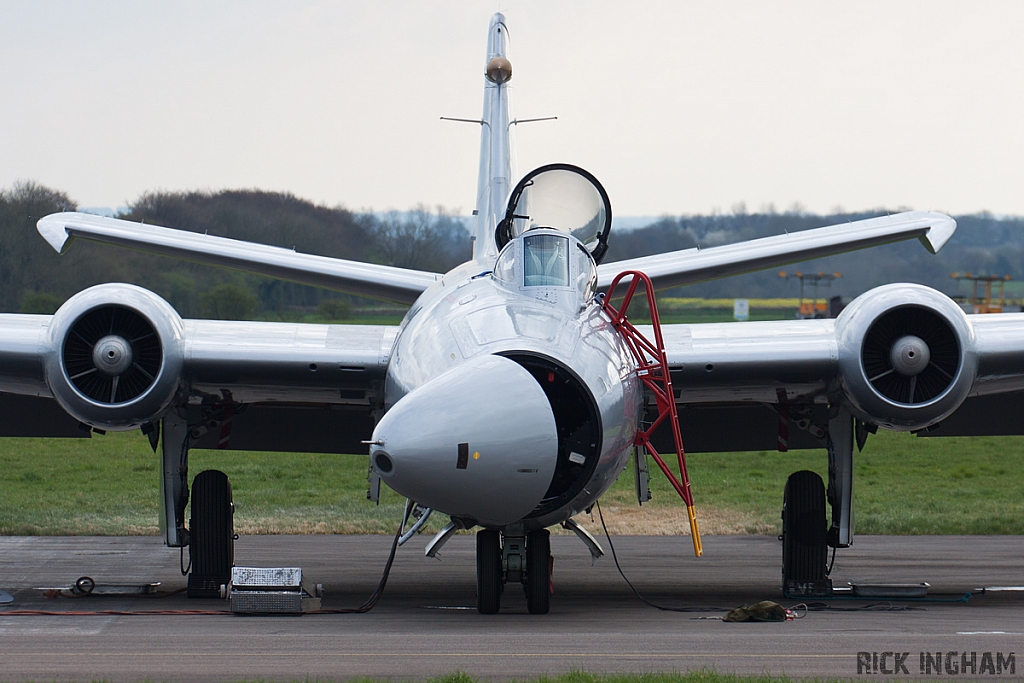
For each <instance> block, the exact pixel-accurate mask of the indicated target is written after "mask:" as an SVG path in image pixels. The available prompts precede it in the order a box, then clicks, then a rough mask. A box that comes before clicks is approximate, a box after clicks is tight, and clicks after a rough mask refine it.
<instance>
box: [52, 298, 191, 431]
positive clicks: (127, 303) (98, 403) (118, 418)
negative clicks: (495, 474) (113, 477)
mask: <svg viewBox="0 0 1024 683" xmlns="http://www.w3.org/2000/svg"><path fill="white" fill-rule="evenodd" d="M46 346H47V350H46V352H45V356H44V361H43V364H44V365H43V367H44V372H45V376H46V383H47V384H48V385H49V387H50V391H51V392H52V393H53V397H54V398H55V399H56V400H57V402H58V403H59V404H60V405H61V406H62V407H63V408H64V410H66V411H67V412H68V413H69V414H70V415H71V416H72V417H74V418H76V419H77V420H79V421H81V422H84V423H85V424H88V425H91V426H93V427H97V428H99V429H106V430H114V431H119V430H128V429H133V428H136V427H139V426H140V425H142V424H145V423H146V422H150V421H152V420H155V419H157V418H159V417H160V416H161V414H162V413H163V412H164V411H165V410H166V409H167V407H168V406H169V405H170V403H171V401H172V400H173V398H174V396H175V394H176V393H177V391H178V388H179V386H180V384H181V375H182V367H183V365H184V325H183V323H182V320H181V316H179V315H178V313H177V311H175V310H174V308H173V307H171V305H170V304H169V303H167V302H166V301H164V300H163V299H161V298H160V297H159V296H157V295H156V294H154V293H153V292H150V291H149V290H146V289H142V288H141V287H136V286H135V285H129V284H123V283H114V284H103V285H96V286H95V287H90V288H89V289H86V290H84V291H81V292H79V293H78V294H76V295H75V296H73V297H71V298H70V299H68V300H67V301H66V302H65V303H64V305H63V306H61V307H60V309H59V310H58V311H57V312H56V313H55V314H54V316H53V318H52V319H51V321H50V327H49V330H48V339H47V343H46Z"/></svg>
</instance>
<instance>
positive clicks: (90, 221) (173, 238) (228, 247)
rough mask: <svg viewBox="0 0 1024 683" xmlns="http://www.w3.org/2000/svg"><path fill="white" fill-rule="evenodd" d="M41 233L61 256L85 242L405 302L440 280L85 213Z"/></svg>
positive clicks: (52, 222) (63, 216) (45, 224)
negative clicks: (78, 241) (74, 244)
mask: <svg viewBox="0 0 1024 683" xmlns="http://www.w3.org/2000/svg"><path fill="white" fill-rule="evenodd" d="M37 229H38V230H39V234H41V235H42V236H43V237H44V238H45V239H46V241H47V242H49V243H50V246H52V247H53V248H54V249H56V250H57V252H59V253H63V251H64V250H65V249H67V247H68V246H69V245H70V244H71V241H72V240H73V239H75V238H79V239H85V240H91V241H94V242H104V243H106V244H114V245H117V246H121V247H128V248H130V249H137V250H139V251H148V252H152V253H155V254H163V255H165V256H174V257H177V258H183V259H186V260H189V261H195V262H197V263H205V264H209V265H214V266H222V267H225V268H233V269H235V270H242V271H245V272H248V273H256V274H258V275H267V276H269V277H275V278H280V279H282V280H290V281H292V282H297V283H299V284H303V285H311V286H313V287H323V288H324V289H332V290H336V291H339V292H346V293H348V294H355V295H357V296H366V297H370V298H374V299H386V300H388V301H395V302H397V303H402V304H411V303H413V302H414V301H416V299H417V297H419V295H420V294H422V293H423V290H425V289H426V288H427V287H429V286H430V285H431V284H433V282H434V281H435V280H437V279H438V278H439V277H440V275H439V274H437V273H428V272H425V271H421V270H408V269H405V268H395V267H393V266H382V265H377V264H373V263H362V262H360V261H346V260H343V259H335V258H329V257H327V256H315V255H313V254H300V253H298V252H295V251H293V250H291V249H282V248H280V247H271V246H267V245H264V244H256V243H253V242H243V241H241V240H233V239H228V238H226V237H213V236H211V235H200V234H199V233H195V232H188V231H186V230H173V229H171V228H161V227H158V226H155V225H145V224H144V223H133V222H131V221H123V220H120V219H117V218H105V217H103V216H93V215H91V214H85V213H70V212H69V213H54V214H50V215H49V216H46V217H44V218H42V219H40V220H39V223H38V224H37Z"/></svg>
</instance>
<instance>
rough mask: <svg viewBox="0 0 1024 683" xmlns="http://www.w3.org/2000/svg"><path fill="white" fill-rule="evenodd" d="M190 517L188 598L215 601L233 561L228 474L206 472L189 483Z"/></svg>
mask: <svg viewBox="0 0 1024 683" xmlns="http://www.w3.org/2000/svg"><path fill="white" fill-rule="evenodd" d="M191 497H192V515H191V518H190V519H189V527H190V529H191V536H190V540H189V556H190V557H191V559H192V572H191V573H190V574H189V575H188V597H190V598H219V597H220V587H221V586H222V585H224V584H226V583H228V582H229V581H230V580H231V567H232V566H233V565H234V559H235V525H234V507H233V505H232V503H231V483H230V482H229V481H228V475H226V474H224V473H223V472H219V471H217V470H206V471H203V472H200V473H199V474H197V475H196V478H195V479H194V480H193V481H192V496H191Z"/></svg>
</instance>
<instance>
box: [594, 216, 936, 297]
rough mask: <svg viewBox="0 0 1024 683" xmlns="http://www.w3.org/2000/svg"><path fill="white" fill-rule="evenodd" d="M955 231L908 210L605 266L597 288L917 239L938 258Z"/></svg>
mask: <svg viewBox="0 0 1024 683" xmlns="http://www.w3.org/2000/svg"><path fill="white" fill-rule="evenodd" d="M955 230H956V221H955V220H953V219H952V218H950V217H949V216H947V215H945V214H942V213H936V212H932V211H907V212H904V213H898V214H893V215H891V216H882V217H881V218H870V219H867V220H863V221H854V222H851V223H840V224H838V225H830V226H827V227H824V228H815V229H813V230H801V231H800V232H794V233H789V234H785V235H775V236H773V237H763V238H761V239H756V240H750V241H747V242H739V243H737V244H727V245H724V246H721V247H710V248H707V249H700V248H697V249H682V250H680V251H672V252H668V253H666V254H654V255H651V256H642V257H640V258H635V259H629V260H627V261H614V262H612V263H602V264H601V265H599V266H598V267H597V273H598V279H597V286H598V288H599V289H602V290H603V289H607V288H608V286H609V285H610V284H611V282H612V280H613V279H614V278H615V276H616V275H617V274H619V273H621V272H622V271H624V270H641V271H643V272H645V273H647V275H648V276H649V277H650V278H651V280H652V281H653V282H654V286H655V288H656V289H667V288H669V287H679V286H680V285H690V284H694V283H697V282H705V281H707V280H716V279H718V278H723V277H729V276H731V275H740V274H742V273H750V272H753V271H756V270H763V269H765V268H773V267H776V266H782V265H786V264H788V263H798V262H800V261H806V260H809V259H813V258H819V257H822V256H830V255H833V254H842V253H844V252H847V251H854V250H857V249H865V248H867V247H874V246H878V245H882V244H889V243H892V242H899V241H902V240H907V239H911V238H914V237H916V238H918V239H919V240H920V241H921V243H922V244H923V245H924V246H925V248H926V249H928V251H930V252H931V253H933V254H934V253H936V252H938V250H939V249H941V248H942V245H944V244H945V243H946V241H947V240H948V239H949V238H950V237H951V236H952V235H953V232H954V231H955Z"/></svg>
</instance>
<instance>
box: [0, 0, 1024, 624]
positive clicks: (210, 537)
mask: <svg viewBox="0 0 1024 683" xmlns="http://www.w3.org/2000/svg"><path fill="white" fill-rule="evenodd" d="M507 47H508V32H507V28H506V22H505V18H504V17H503V16H502V15H501V14H496V15H494V17H493V19H492V20H491V23H490V27H489V29H488V41H487V57H486V60H485V62H484V64H485V66H484V106H483V114H482V116H481V118H480V120H479V121H478V123H479V125H480V129H481V145H480V166H479V168H480V174H479V184H478V192H477V197H478V199H477V205H476V223H475V242H474V249H473V257H472V260H470V261H469V262H467V263H465V264H464V265H462V266H459V267H457V268H455V269H454V270H452V271H451V272H449V273H446V274H443V275H442V274H439V273H431V272H423V271H411V270H403V269H401V268H394V267H388V266H381V265H373V264H368V263H356V262H351V261H343V260H337V259H332V258H327V257H321V256H313V255H307V254H300V253H296V252H294V251H293V250H290V249H280V248H275V247H269V246H263V245H259V244H252V243H247V242H241V241H236V240H230V239H224V238H218V237H212V236H208V235H200V234H195V233H191V232H182V231H177V230H172V229H168V228H161V227H155V226H150V225H141V224H138V223H132V222H127V221H123V220H117V219H113V218H105V217H99V216H92V215H87V214H81V213H58V214H53V215H50V216H46V217H45V218H43V219H41V220H40V221H39V223H38V229H39V232H40V233H41V234H42V236H43V237H44V238H45V239H46V240H47V241H48V242H49V243H50V244H51V245H52V246H53V247H54V248H55V249H56V250H58V251H64V250H65V249H67V248H68V246H69V245H70V243H71V242H72V241H73V240H74V239H83V240H91V241H96V242H103V243H108V244H112V245H116V246H121V247H128V248H132V249H139V250H144V251H151V252H156V253H160V254H165V255H170V256H177V257H181V258H186V259H190V260H193V261H198V262H202V263H209V264H215V265H219V266H224V267H228V268H234V269H237V270H243V271H248V272H253V273H259V274H263V275H269V276H274V277H279V278H282V279H287V280H292V281H294V282H300V283H304V284H309V285H315V286H319V287H327V288H330V289H334V290H337V291H342V292H348V293H351V294H357V295H360V296H369V297H376V298H379V299H384V300H388V301H394V302H400V303H403V304H411V308H410V309H409V311H408V314H407V315H406V316H405V319H404V320H403V321H402V323H401V324H400V325H397V326H362V325H310V324H290V323H267V322H231V321H214V320H182V318H181V317H180V316H179V315H178V313H177V312H176V311H175V310H174V309H173V308H172V307H171V306H170V305H169V304H168V303H167V302H166V301H164V300H163V299H161V298H160V297H158V296H157V295H156V294H154V293H152V292H150V291H147V290H145V289H142V288H140V287H136V286H132V285H127V284H119V283H110V284H101V285H97V286H95V287H91V288H89V289H86V290H85V291H83V292H80V293H79V294H77V295H75V296H73V297H71V298H70V299H69V300H68V301H67V302H66V303H65V304H64V305H63V306H61V308H60V309H59V310H58V311H57V313H56V314H55V315H53V316H47V315H13V314H5V315H0V392H2V393H0V407H2V409H3V410H2V412H0V416H2V417H0V420H2V422H0V434H2V435H8V436H9V435H44V436H73V435H75V434H81V431H80V428H81V429H85V430H87V431H88V430H97V431H100V430H133V429H141V430H142V431H143V432H144V433H146V434H148V435H149V436H150V438H151V441H152V443H153V445H154V448H156V447H157V443H158V441H157V435H158V434H159V439H160V441H159V443H160V444H161V453H162V459H163V460H162V462H163V466H162V469H161V471H162V479H161V481H162V496H163V504H162V507H161V513H162V522H163V528H164V531H165V534H166V543H167V545H169V546H172V547H180V546H185V545H190V546H191V549H190V552H191V556H192V573H191V575H190V577H189V587H190V594H192V595H211V594H216V593H217V592H219V587H220V583H223V582H224V581H225V580H226V576H227V575H228V574H229V573H230V566H231V563H232V552H233V546H232V533H233V530H232V526H231V498H230V496H231V489H230V484H229V483H228V481H227V477H225V476H224V475H223V474H222V473H220V472H216V471H213V470H210V471H206V472H203V473H200V474H199V475H198V476H197V477H196V479H195V481H194V483H193V485H192V490H191V501H192V508H191V510H192V512H191V518H190V520H189V521H188V522H186V519H185V511H186V504H187V502H188V500H189V487H188V480H187V476H188V453H189V450H190V449H192V448H238V449H253V450H267V451H275V450H287V451H313V452H330V453H355V452H359V451H361V450H363V449H365V448H366V446H365V445H363V444H369V449H368V450H369V457H370V463H371V474H372V482H371V497H372V494H374V490H375V488H376V486H377V485H379V483H378V482H379V481H383V482H384V483H386V484H387V485H388V486H390V487H391V488H393V489H394V490H395V491H397V492H398V493H399V494H401V495H403V496H406V497H408V498H409V499H410V500H411V501H416V502H417V503H418V510H419V512H420V514H421V518H422V516H424V515H427V514H430V512H433V513H434V514H438V515H445V516H446V517H448V518H449V520H450V521H449V523H448V525H447V526H446V527H445V529H444V530H443V531H442V532H441V533H440V534H438V536H437V537H436V538H435V539H434V540H432V541H431V542H430V543H429V544H428V553H432V552H436V550H437V549H438V548H439V547H440V545H441V544H443V543H444V542H445V541H446V540H447V539H448V537H449V536H450V535H451V534H452V533H453V532H454V531H455V530H456V529H471V528H479V529H480V530H479V531H478V532H477V535H476V538H477V587H478V605H477V606H478V608H479V610H480V611H481V612H496V611H498V610H499V608H500V601H501V595H502V591H503V587H504V585H505V584H506V583H522V584H523V585H524V587H525V590H526V593H527V598H528V600H527V602H528V606H529V610H530V611H531V612H535V613H544V612H547V611H548V609H549V595H550V594H549V586H550V580H551V575H550V567H551V558H550V549H549V541H548V533H549V532H548V528H549V527H551V526H554V525H558V524H562V525H566V526H567V527H568V528H571V529H572V530H573V531H575V532H576V533H577V534H578V535H580V536H581V538H583V539H584V540H585V542H586V543H587V544H588V547H589V548H590V549H591V552H593V553H594V554H595V555H598V554H600V552H601V550H600V546H599V545H598V543H597V541H595V540H594V539H593V538H590V537H589V536H588V535H587V534H586V532H585V531H583V530H582V529H581V528H579V527H576V526H575V525H573V523H572V518H573V517H574V516H576V515H578V514H579V513H581V512H583V511H585V510H589V509H590V508H591V506H593V505H594V504H595V502H596V501H597V500H598V499H599V498H600V497H601V495H602V494H603V493H604V492H605V491H606V490H607V489H608V487H609V486H611V484H612V482H614V481H615V479H616V478H617V477H618V476H619V474H620V473H621V472H622V471H623V469H624V468H625V467H626V464H627V461H628V460H629V458H630V455H631V454H632V453H633V451H634V447H635V445H636V444H637V443H638V440H640V437H641V435H642V434H643V433H644V432H645V429H646V427H647V426H648V425H647V423H646V421H647V420H649V419H650V413H649V412H648V405H649V404H651V403H654V402H655V401H654V398H653V397H652V395H651V392H652V389H650V386H649V385H648V384H646V383H645V382H646V381H647V380H648V379H650V377H649V374H650V373H649V372H648V371H647V370H643V371H641V370H640V369H639V367H638V363H639V362H640V361H638V360H637V356H636V355H634V354H633V353H632V351H631V349H630V347H629V343H632V342H629V341H628V340H627V337H625V336H624V335H623V334H622V333H621V332H620V329H619V327H618V326H616V325H615V324H613V322H612V319H611V317H610V313H609V309H607V308H606V307H605V306H604V305H603V302H602V298H601V295H600V294H599V293H600V292H603V291H605V290H606V289H607V288H609V286H610V285H611V283H612V282H613V279H615V278H616V276H617V275H618V274H620V273H621V272H623V271H642V272H644V273H646V275H647V276H649V277H650V280H651V281H652V282H653V285H654V286H655V287H656V288H658V289H662V288H669V287H678V286H680V285H686V284H690V283H696V282H703V281H707V280H710V279H715V278H720V277H725V276H730V275H735V274H739V273H745V272H750V271H754V270H758V269H764V268H772V267H777V266H780V265H782V264H786V263H792V262H798V261H803V260H806V259H810V258H816V257H821V256H825V255H829V254H836V253H841V252H845V251H849V250H852V249H860V248H864V247H869V246H873V245H880V244H886V243H890V242H895V241H898V240H905V239H911V238H916V239H918V240H920V241H921V243H922V244H923V245H924V246H925V247H926V248H927V249H928V250H929V251H931V252H933V253H934V252H936V251H937V250H938V249H939V248H940V247H942V245H943V244H944V243H945V242H946V241H947V240H948V239H949V237H950V236H951V235H952V234H953V231H954V230H955V228H956V223H955V222H954V221H953V220H952V219H951V218H949V217H948V216H945V215H943V214H940V213H930V212H908V213H900V214H896V215H892V216H885V217H881V218H875V219H871V220H864V221H857V222H853V223H843V224H841V225H836V226H831V227H824V228H819V229H815V230H808V231H804V232H797V233H792V234H787V235H779V236H776V237H768V238H764V239H758V240H754V241H751V242H746V243H741V244H733V245H727V246H721V247H715V248H710V249H700V250H698V249H688V250H682V251H676V252H672V253H667V254H660V255H655V256H648V257H643V258H638V259H632V260H629V261H623V262H618V263H602V258H603V256H604V253H605V249H606V246H607V243H608V238H609V231H610V226H611V205H610V202H609V199H608V195H607V194H606V193H605V191H604V189H603V188H602V186H601V185H600V183H599V182H598V181H597V179H596V178H594V176H592V175H591V174H590V173H588V172H587V171H584V170H583V169H580V168H578V167H575V166H571V165H568V164H552V165H548V166H542V167H540V168H537V169H535V170H533V171H530V172H529V173H527V174H526V175H525V176H523V177H522V178H521V179H520V180H519V181H518V182H515V181H514V178H513V173H512V153H511V152H512V150H511V148H510V142H509V129H510V127H511V126H512V125H513V124H515V123H516V122H515V121H514V120H511V119H510V115H509V111H510V110H509V96H510V91H509V82H510V80H511V78H512V64H511V62H510V60H509V56H508V51H507ZM632 277H633V281H634V282H636V281H637V280H638V279H639V277H640V276H638V275H634V276H632ZM640 332H643V333H645V334H646V335H647V336H648V337H649V338H650V337H657V335H656V334H654V333H655V332H656V331H655V330H654V329H652V327H651V326H641V328H640ZM662 333H663V338H662V339H661V342H660V345H659V346H660V348H659V349H657V351H658V352H659V353H661V352H662V351H663V352H664V357H665V359H666V360H667V370H668V375H667V376H664V377H662V379H663V380H668V379H670V380H671V387H672V388H673V391H672V393H668V394H667V396H665V397H662V398H664V399H665V400H664V403H665V404H666V405H667V406H669V407H674V408H678V423H679V425H680V426H681V430H682V435H683V440H684V442H685V445H686V447H687V449H688V450H689V451H690V452H691V453H694V452H701V451H719V450H727V451H738V450H764V449H775V448H778V449H779V450H787V449H795V448H827V450H828V457H829V465H830V466H829V473H830V475H829V479H830V481H829V487H828V494H827V496H826V491H825V488H824V486H823V483H822V481H821V479H820V477H818V476H817V475H815V474H813V473H809V472H797V473H796V474H794V475H793V476H791V477H790V480H789V482H788V483H787V485H786V491H785V493H784V501H785V502H784V505H785V508H784V522H783V539H784V540H783V569H782V574H783V582H784V587H785V590H786V591H787V593H789V594H807V595H814V594H821V593H823V592H827V591H828V589H829V584H828V580H827V578H826V575H825V552H826V549H827V547H828V546H832V547H846V546H848V545H850V544H851V543H852V542H853V533H854V526H853V510H852V483H853V444H854V440H855V438H856V440H857V442H858V443H860V444H863V441H864V439H866V438H867V435H868V433H870V432H873V431H874V430H876V429H877V428H879V427H881V428H884V429H893V430H902V431H922V430H938V431H937V432H936V433H938V434H945V433H974V434H982V433H1007V432H1008V431H1010V432H1013V431H1016V430H1019V429H1020V427H1019V425H1021V424H1024V423H1022V421H1021V420H1020V419H1019V416H1017V415H1013V417H1012V418H1010V417H1009V415H1008V414H1007V411H1009V410H1019V399H1016V400H1017V402H1016V403H1015V402H1014V401H1013V400H1010V399H1009V398H1006V397H1005V396H1004V394H1005V393H1006V392H1018V391H1020V390H1021V389H1024V317H1022V316H1020V315H1017V316H1014V315H1004V316H968V315H965V314H964V313H963V311H961V310H960V308H959V307H958V306H957V305H956V304H955V303H954V302H953V301H952V300H951V299H949V297H947V296H945V295H943V294H941V293H939V292H937V291H935V290H933V289H930V288H928V287H923V286H920V285H916V284H892V285H885V286H882V287H878V288H876V289H873V290H871V291H869V292H867V293H865V294H863V295H862V296H860V297H858V298H857V299H856V300H855V301H853V302H852V303H851V304H850V305H849V306H848V307H847V308H846V310H845V311H843V313H842V315H840V316H839V317H838V318H837V319H835V320H831V319H814V320H793V321H772V322H744V323H717V324H702V325H684V324H678V325H665V326H663V328H662ZM663 369H664V368H663ZM1017 396H1019V394H1017ZM659 407H660V408H664V407H665V406H661V405H660V404H659ZM965 410H967V411H968V412H971V414H972V415H974V414H975V413H977V412H979V411H981V412H982V413H984V418H985V419H975V418H973V417H972V418H971V419H967V420H964V419H960V420H958V419H957V416H958V415H961V411H965ZM655 437H656V439H655V445H656V446H657V447H658V448H659V449H665V444H666V443H667V444H668V448H669V449H671V448H673V446H672V443H673V442H672V439H671V438H667V437H665V435H661V436H660V437H659V435H657V434H656V435H655ZM659 439H660V440H659ZM363 452H365V451H363ZM644 463H646V457H645V456H643V453H641V457H639V458H638V459H637V468H636V471H637V475H638V477H639V478H642V477H644V476H646V469H645V467H644V466H643V465H644ZM642 489H643V486H638V490H642ZM638 496H639V497H640V499H641V501H642V500H643V496H642V495H641V494H638ZM826 499H827V500H828V501H829V503H830V504H831V506H832V514H831V521H829V520H828V519H827V517H826V507H825V502H826ZM691 511H692V506H691ZM695 530H696V529H695ZM0 567H2V564H0Z"/></svg>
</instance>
